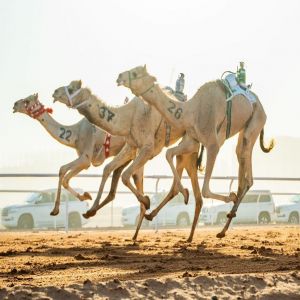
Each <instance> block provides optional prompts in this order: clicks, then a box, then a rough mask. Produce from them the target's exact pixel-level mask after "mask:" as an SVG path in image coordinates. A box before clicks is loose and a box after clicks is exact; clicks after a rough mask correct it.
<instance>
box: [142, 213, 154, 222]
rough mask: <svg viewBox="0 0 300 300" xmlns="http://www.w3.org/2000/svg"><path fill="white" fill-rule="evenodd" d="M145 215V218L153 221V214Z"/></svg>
mask: <svg viewBox="0 0 300 300" xmlns="http://www.w3.org/2000/svg"><path fill="white" fill-rule="evenodd" d="M144 217H145V219H146V220H148V221H152V220H153V216H152V214H145V215H144Z"/></svg>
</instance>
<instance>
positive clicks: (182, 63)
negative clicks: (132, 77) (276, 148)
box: [0, 0, 300, 172]
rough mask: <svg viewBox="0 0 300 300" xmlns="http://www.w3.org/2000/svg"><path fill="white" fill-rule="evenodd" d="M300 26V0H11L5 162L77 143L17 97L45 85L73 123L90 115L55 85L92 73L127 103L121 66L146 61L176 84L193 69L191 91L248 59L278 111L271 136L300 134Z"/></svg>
mask: <svg viewBox="0 0 300 300" xmlns="http://www.w3.org/2000/svg"><path fill="white" fill-rule="evenodd" d="M299 28H300V1H297V0H294V1H292V0H286V1H259V0H255V1H254V0H252V1H234V0H232V1H216V0H207V1H203V0H202V1H199V0H195V1H188V0H185V1H183V0H181V1H177V0H176V1H175V0H171V1H166V0H164V1H155V0H153V1H141V0H126V1H124V0H119V1H117V0H110V1H87V0H85V1H78V0H76V1H75V0H72V1H58V0H56V1H55V0H43V1H40V0H26V1H22V0H19V1H16V0H6V1H5V0H1V1H0V38H1V46H0V84H1V89H0V94H1V110H0V120H1V122H0V136H1V147H0V168H1V166H10V165H14V163H16V164H18V163H24V159H23V158H24V157H25V158H26V157H29V156H30V155H31V154H32V155H42V154H43V153H45V155H47V156H49V155H51V153H57V151H61V152H60V153H62V157H57V160H61V161H65V159H64V158H63V157H64V156H65V155H68V154H69V153H71V152H70V151H71V150H68V149H67V148H66V147H63V146H62V145H60V144H58V143H57V142H56V141H54V140H53V139H52V138H51V137H50V136H49V135H48V134H47V133H46V132H45V130H44V129H43V128H42V127H41V126H40V125H39V124H37V122H36V121H34V120H31V119H30V118H29V117H27V116H24V115H20V114H15V115H13V114H12V107H13V103H14V102H15V101H16V100H18V99H20V98H24V97H26V96H28V95H30V94H32V93H35V92H38V93H39V95H40V100H41V101H42V102H43V103H44V104H46V105H47V106H51V107H53V109H54V117H55V118H56V119H57V120H58V121H60V122H62V123H65V124H70V123H73V122H75V121H77V120H79V119H80V118H81V116H80V115H79V114H78V113H77V112H76V111H71V110H68V109H67V108H66V107H64V106H62V105H61V104H59V103H57V104H54V105H53V104H52V97H51V95H52V93H53V91H54V89H56V88H57V87H59V86H62V85H65V84H68V83H69V82H70V81H71V80H74V79H82V80H83V84H84V85H87V86H89V87H90V88H91V89H92V91H93V92H94V93H95V94H97V95H99V96H100V97H101V98H102V99H104V100H105V101H106V102H107V103H109V104H111V105H121V104H122V103H123V100H124V98H125V97H126V96H130V97H131V96H132V95H131V93H130V91H129V90H128V89H125V88H124V87H117V85H116V83H115V81H116V79H117V76H118V74H119V73H120V72H122V71H125V70H127V69H129V68H132V67H135V66H137V65H141V64H147V66H148V70H149V72H150V73H152V74H153V75H155V76H156V77H157V79H158V82H159V83H160V84H162V85H167V84H171V85H172V86H174V84H175V80H176V77H177V74H178V73H179V72H183V73H185V75H186V88H185V90H186V92H187V94H188V96H189V97H191V96H192V95H193V94H194V93H195V92H196V90H197V88H198V87H200V86H201V85H202V84H204V83H205V82H206V81H209V80H212V79H217V78H219V77H220V76H221V74H222V72H223V71H225V70H233V71H234V70H236V66H237V65H238V63H239V61H241V60H242V61H245V63H246V70H247V78H248V81H249V82H253V90H254V91H255V92H256V93H257V94H258V95H259V97H260V100H261V102H262V103H263V105H264V108H265V110H266V113H267V115H268V120H267V124H266V128H265V132H266V135H267V137H270V136H279V135H285V136H294V137H300V132H299V113H300V105H299V102H300V100H299V89H298V86H299V72H300V55H299V53H300V39H299ZM62 148H63V150H61V149H62ZM62 151H65V152H62ZM72 153H73V152H72ZM72 155H73V157H74V153H73V154H72ZM74 158H75V157H74ZM52 159H53V160H55V159H56V158H54V157H53V158H52ZM28 171H30V170H28ZM42 171H43V170H42V169H41V170H40V172H42Z"/></svg>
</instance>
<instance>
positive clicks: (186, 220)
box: [122, 192, 195, 227]
mask: <svg viewBox="0 0 300 300" xmlns="http://www.w3.org/2000/svg"><path fill="white" fill-rule="evenodd" d="M165 196H166V193H158V194H155V195H154V196H153V197H152V198H151V201H150V202H151V208H150V211H152V210H153V209H154V208H155V207H157V205H158V204H159V203H160V202H161V201H162V200H163V198H164V197H165ZM194 211H195V198H194V195H193V194H192V193H191V192H190V197H189V202H188V204H187V205H186V204H184V200H183V196H182V195H181V194H178V195H177V196H175V197H174V198H173V199H172V200H170V202H169V203H168V204H167V205H166V206H165V207H164V208H163V209H162V210H161V211H160V212H159V213H158V215H157V216H156V217H155V218H154V219H153V221H152V222H149V221H148V220H146V219H144V220H143V224H142V226H144V227H147V226H155V225H156V224H158V225H159V226H173V225H177V226H180V227H186V226H189V225H190V224H191V223H192V222H193V218H194ZM139 214H140V207H139V206H132V207H128V208H124V209H123V210H122V223H123V226H124V227H130V226H136V225H137V221H138V217H139Z"/></svg>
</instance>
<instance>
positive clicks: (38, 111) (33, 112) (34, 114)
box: [25, 101, 53, 119]
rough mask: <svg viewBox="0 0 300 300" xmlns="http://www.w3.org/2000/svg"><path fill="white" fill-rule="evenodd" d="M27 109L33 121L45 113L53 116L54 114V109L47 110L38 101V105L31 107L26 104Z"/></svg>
mask: <svg viewBox="0 0 300 300" xmlns="http://www.w3.org/2000/svg"><path fill="white" fill-rule="evenodd" d="M25 109H26V111H27V113H28V115H29V116H30V117H31V118H33V119H37V118H38V117H39V116H41V115H42V114H43V113H44V112H47V113H50V114H52V112H53V109H52V108H49V107H47V108H45V107H44V105H43V104H42V103H41V102H40V101H37V103H35V104H33V105H31V106H28V105H26V104H25Z"/></svg>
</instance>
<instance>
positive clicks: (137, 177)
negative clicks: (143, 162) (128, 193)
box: [132, 167, 146, 241]
mask: <svg viewBox="0 0 300 300" xmlns="http://www.w3.org/2000/svg"><path fill="white" fill-rule="evenodd" d="M133 180H134V184H135V186H136V188H137V190H138V191H139V192H140V193H142V194H143V193H144V168H143V167H142V168H140V169H139V170H138V171H137V172H136V173H135V174H134V175H133ZM145 212H146V208H145V206H144V204H142V203H141V204H140V215H139V219H138V222H137V226H136V229H135V233H134V236H133V237H132V239H133V240H134V241H135V240H136V239H137V236H138V234H139V231H140V228H141V225H142V222H143V219H144V216H145Z"/></svg>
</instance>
